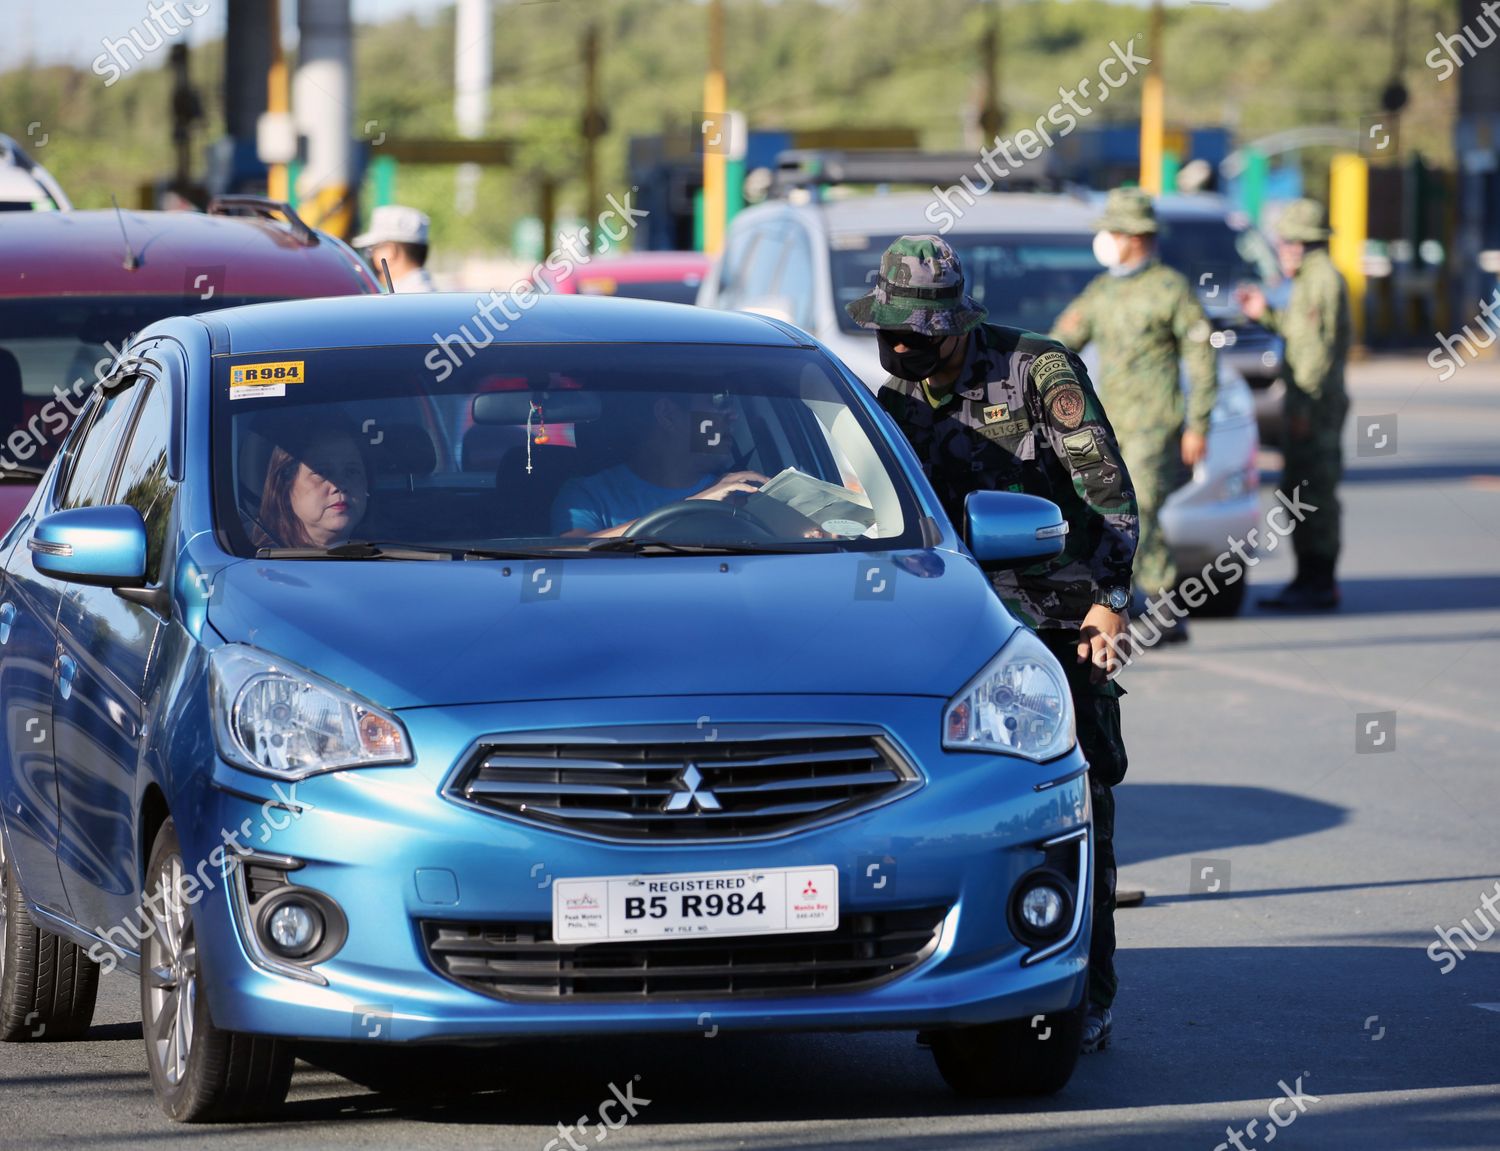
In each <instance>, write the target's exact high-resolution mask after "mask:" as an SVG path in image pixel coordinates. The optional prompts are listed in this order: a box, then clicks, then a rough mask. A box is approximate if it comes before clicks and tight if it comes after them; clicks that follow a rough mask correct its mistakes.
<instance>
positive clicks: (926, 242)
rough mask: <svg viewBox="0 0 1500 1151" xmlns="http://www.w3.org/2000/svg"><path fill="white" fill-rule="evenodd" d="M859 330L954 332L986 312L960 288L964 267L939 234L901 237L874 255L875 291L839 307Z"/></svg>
mask: <svg viewBox="0 0 1500 1151" xmlns="http://www.w3.org/2000/svg"><path fill="white" fill-rule="evenodd" d="M845 310H846V311H847V312H848V313H849V315H850V317H851V318H852V319H853V320H854V322H855V323H856V324H858V325H859V326H860V327H862V328H899V329H903V330H905V331H909V332H918V333H920V334H922V335H924V336H954V335H959V334H960V333H963V332H967V331H968V330H969V329H971V328H974V327H977V326H978V325H979V324H982V323H983V322H984V318H985V316H986V315H987V314H988V313H986V312H985V310H984V308H982V307H980V305H979V304H978V303H976V302H975V301H974V299H973V297H971V296H970V295H969V294H968V293H967V292H966V291H964V267H963V264H962V263H961V262H960V261H959V258H958V255H957V253H955V252H954V251H953V249H952V248H950V247H949V246H948V242H947V241H946V240H944V239H942V238H941V237H939V236H902V237H901V238H900V239H899V240H897V241H896V242H895V243H893V244H892V245H891V246H890V247H889V248H887V249H886V250H885V252H884V254H883V255H882V256H881V257H880V278H879V279H877V280H876V281H875V290H874V291H872V292H871V293H870V294H869V295H867V296H861V297H860V298H859V299H857V300H855V301H854V302H853V303H852V304H850V305H849V306H848V307H847V308H846V309H845Z"/></svg>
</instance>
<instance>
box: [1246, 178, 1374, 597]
mask: <svg viewBox="0 0 1500 1151" xmlns="http://www.w3.org/2000/svg"><path fill="white" fill-rule="evenodd" d="M1277 233H1278V236H1279V238H1280V241H1281V243H1280V245H1279V254H1280V257H1281V267H1282V270H1283V271H1284V272H1286V274H1287V275H1288V276H1291V277H1292V295H1291V299H1290V300H1289V301H1288V302H1287V306H1286V308H1285V309H1284V310H1283V309H1278V308H1272V307H1270V306H1269V305H1268V304H1267V303H1266V297H1265V295H1264V293H1262V292H1261V291H1260V289H1258V288H1245V289H1242V290H1241V291H1240V293H1239V301H1240V307H1241V308H1242V309H1243V310H1244V313H1245V315H1246V316H1248V317H1249V318H1250V319H1252V320H1258V321H1259V322H1260V323H1262V324H1264V325H1265V326H1266V327H1268V328H1270V329H1271V330H1272V331H1273V332H1279V333H1280V334H1281V337H1282V339H1284V340H1285V341H1286V418H1285V420H1284V421H1283V431H1282V452H1283V454H1284V457H1285V464H1284V465H1283V467H1282V470H1281V485H1280V487H1281V492H1282V493H1283V494H1284V495H1285V496H1287V497H1288V498H1290V497H1291V495H1292V493H1294V492H1296V491H1297V489H1298V488H1299V487H1300V488H1301V489H1302V492H1301V499H1302V501H1303V503H1305V504H1307V505H1310V506H1312V507H1314V508H1316V509H1317V510H1316V511H1313V512H1309V513H1308V515H1307V517H1306V518H1305V519H1304V520H1303V521H1302V522H1301V523H1300V524H1298V525H1297V528H1296V530H1295V531H1294V532H1293V533H1292V550H1293V551H1294V552H1295V553H1296V556H1297V574H1296V577H1295V578H1294V579H1293V580H1292V582H1291V583H1290V584H1288V585H1287V586H1286V587H1285V588H1283V589H1282V590H1281V592H1280V593H1278V594H1277V595H1275V596H1272V597H1270V598H1268V599H1262V600H1261V601H1260V604H1261V606H1262V607H1268V608H1274V609H1278V610H1282V611H1332V610H1333V609H1334V608H1336V607H1338V605H1339V586H1338V581H1337V579H1336V578H1335V576H1334V571H1335V569H1336V568H1337V566H1338V559H1339V542H1340V541H1339V534H1340V524H1339V518H1340V508H1339V499H1338V482H1339V478H1340V477H1341V476H1342V475H1343V472H1344V454H1343V430H1344V418H1345V417H1346V416H1347V415H1348V414H1349V396H1348V394H1347V393H1346V392H1345V391H1344V364H1345V363H1346V362H1347V361H1348V358H1349V294H1348V291H1347V289H1346V287H1345V285H1344V277H1343V276H1341V275H1340V274H1339V270H1338V269H1337V268H1336V267H1334V264H1333V259H1332V258H1331V257H1330V256H1329V254H1328V239H1329V237H1330V236H1332V235H1333V233H1332V232H1331V231H1330V230H1329V228H1328V214H1327V212H1326V211H1325V210H1324V208H1323V205H1322V204H1319V203H1318V202H1317V201H1316V200H1297V201H1295V202H1293V203H1292V204H1291V205H1289V206H1288V207H1287V209H1286V211H1285V212H1283V213H1282V216H1281V220H1280V222H1279V224H1278V226H1277Z"/></svg>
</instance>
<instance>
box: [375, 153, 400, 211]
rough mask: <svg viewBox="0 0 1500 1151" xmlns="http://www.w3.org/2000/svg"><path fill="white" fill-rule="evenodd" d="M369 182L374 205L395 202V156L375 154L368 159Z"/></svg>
mask: <svg viewBox="0 0 1500 1151" xmlns="http://www.w3.org/2000/svg"><path fill="white" fill-rule="evenodd" d="M370 182H371V184H372V185H373V188H372V191H373V193H374V197H375V206H376V207H377V208H378V207H379V206H380V205H382V204H394V203H395V202H396V157H394V156H376V157H375V159H373V160H372V161H370Z"/></svg>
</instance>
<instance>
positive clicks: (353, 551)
mask: <svg viewBox="0 0 1500 1151" xmlns="http://www.w3.org/2000/svg"><path fill="white" fill-rule="evenodd" d="M462 555H463V549H462V548H436V547H424V546H422V545H421V544H377V543H371V542H370V541H369V540H349V541H348V542H347V543H342V544H334V545H333V546H332V547H327V548H320V547H296V548H261V549H259V550H258V551H257V552H256V553H255V556H256V558H257V559H263V560H456V559H458V558H459V557H460V556H462Z"/></svg>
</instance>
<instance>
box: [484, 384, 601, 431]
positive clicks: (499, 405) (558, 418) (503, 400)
mask: <svg viewBox="0 0 1500 1151" xmlns="http://www.w3.org/2000/svg"><path fill="white" fill-rule="evenodd" d="M533 404H535V405H536V406H537V407H538V408H540V409H541V413H540V414H537V413H536V412H534V411H533V410H532V405H533ZM602 411H603V403H602V402H601V400H600V398H599V393H598V392H585V391H581V390H578V389H576V388H548V389H545V390H542V391H531V390H530V389H527V390H526V391H514V392H481V393H480V394H479V395H477V396H475V397H474V422H475V423H476V424H508V425H511V426H518V427H525V426H526V425H527V424H528V423H529V422H530V421H531V420H532V419H535V420H537V421H538V422H541V421H543V420H545V421H546V422H547V423H549V424H582V423H587V422H588V421H589V420H597V419H598V418H599V416H600V415H601V413H602Z"/></svg>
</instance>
